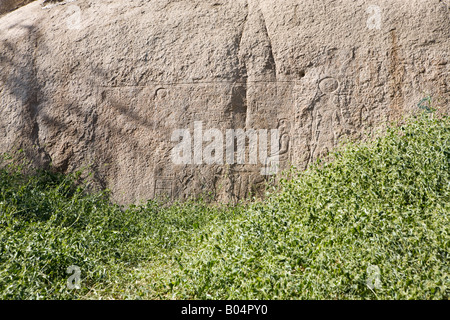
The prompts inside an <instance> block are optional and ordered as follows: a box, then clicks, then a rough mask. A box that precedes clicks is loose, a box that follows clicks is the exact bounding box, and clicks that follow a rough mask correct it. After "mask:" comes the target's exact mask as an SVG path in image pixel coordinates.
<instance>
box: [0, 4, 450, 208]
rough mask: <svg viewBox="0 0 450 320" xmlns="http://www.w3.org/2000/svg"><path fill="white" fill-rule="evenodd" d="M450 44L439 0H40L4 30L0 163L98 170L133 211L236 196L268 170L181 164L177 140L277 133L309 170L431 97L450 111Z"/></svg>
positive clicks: (1, 23) (449, 20)
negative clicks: (15, 159) (182, 135)
mask: <svg viewBox="0 0 450 320" xmlns="http://www.w3.org/2000/svg"><path fill="white" fill-rule="evenodd" d="M449 39H450V17H449V7H448V1H439V0H410V1H403V0H373V1H372V0H371V1H363V0H357V1H350V0H337V1H317V0H304V1H293V0H276V1H275V0H270V1H269V0H260V1H258V0H234V1H225V0H189V1H188V0H185V1H174V0H172V1H171V0H153V1H143V0H142V1H138V0H136V1H119V0H115V1H88V0H77V1H72V2H67V3H65V2H63V3H62V4H57V5H55V6H50V7H49V8H47V9H45V8H43V7H42V6H41V3H40V2H35V3H32V4H29V5H28V6H26V7H23V8H20V9H19V10H16V11H15V12H12V13H10V14H8V15H6V16H3V17H2V18H1V19H0V68H1V72H0V97H1V108H2V110H1V114H2V116H1V118H0V152H5V151H11V150H15V149H23V150H25V154H26V155H27V157H29V158H30V159H32V161H33V162H34V165H36V166H48V165H50V164H52V166H53V167H54V168H55V169H56V170H59V171H63V172H71V171H73V170H76V169H79V168H81V167H83V166H87V165H90V170H92V171H93V172H94V178H95V181H96V182H97V183H98V184H99V185H100V186H101V187H107V188H109V189H111V190H112V195H113V198H114V200H115V201H117V202H120V203H131V202H135V201H139V200H144V199H148V198H153V197H158V196H161V195H168V196H170V197H172V198H179V199H185V198H187V197H189V196H191V195H198V194H200V193H202V192H211V193H212V194H213V195H214V196H215V197H216V199H217V200H218V201H234V200H236V199H239V198H243V197H245V196H246V195H247V194H248V193H249V192H250V191H255V192H258V190H259V188H258V185H261V183H263V182H264V181H265V180H266V178H267V177H264V176H261V170H260V169H261V164H258V165H252V164H248V163H247V164H231V165H226V164H223V165H220V164H211V165H207V164H198V165H189V164H186V165H176V164H174V163H173V161H172V159H171V150H172V149H173V148H174V147H175V146H176V144H177V143H176V142H173V141H171V136H172V133H173V132H174V130H176V129H189V130H190V132H191V133H193V129H194V124H195V122H198V121H201V122H202V124H203V128H204V130H205V131H206V130H207V129H210V128H215V129H219V130H220V131H221V132H223V133H224V136H225V132H226V130H227V129H245V130H250V129H255V130H258V129H266V130H270V129H278V130H279V133H280V136H279V147H280V152H279V157H280V165H281V166H282V168H286V167H288V166H289V165H290V164H295V165H297V166H299V167H301V168H304V167H306V166H307V165H308V164H309V163H311V162H312V161H314V160H316V159H317V158H318V157H319V156H321V155H324V154H326V152H327V151H329V150H331V149H332V148H333V147H334V146H335V145H336V144H337V143H338V142H339V141H340V140H342V139H343V138H345V137H359V136H360V134H361V133H362V132H363V131H364V130H370V129H373V128H377V127H379V126H382V125H384V124H386V123H387V122H389V121H391V120H394V119H397V118H398V117H400V116H401V115H403V114H405V113H408V112H411V111H414V110H415V109H417V103H418V102H419V101H420V100H421V99H422V98H423V97H424V96H426V95H431V96H433V98H434V102H435V106H437V107H440V108H441V111H443V112H448V106H449V104H448V103H449V98H450V92H449V87H448V83H449V80H450V79H449V48H450V40H449ZM224 140H225V139H224ZM206 145H207V143H205V146H206Z"/></svg>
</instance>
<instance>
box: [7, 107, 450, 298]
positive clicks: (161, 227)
mask: <svg viewBox="0 0 450 320" xmlns="http://www.w3.org/2000/svg"><path fill="white" fill-rule="evenodd" d="M449 138H450V121H449V118H448V117H447V116H443V117H439V118H438V117H437V116H436V115H435V114H434V113H424V114H421V115H419V116H416V117H411V118H410V119H408V120H407V121H406V122H405V123H404V124H403V125H396V126H391V127H390V128H389V129H387V130H386V132H385V133H384V134H383V135H382V136H381V137H379V138H377V139H373V140H371V141H368V142H365V143H347V144H346V145H345V146H343V147H340V148H338V149H337V150H335V151H334V153H332V154H330V157H329V158H328V159H326V161H322V162H317V163H316V164H315V165H313V166H311V167H310V168H309V169H308V170H306V171H304V172H300V171H297V170H296V169H295V168H293V169H292V170H291V171H290V172H289V173H288V174H287V175H286V177H289V178H286V179H282V181H281V182H280V183H279V184H278V186H277V189H273V190H271V191H270V192H269V193H268V195H267V198H266V199H264V200H253V201H251V202H250V203H246V204H239V205H234V206H231V205H208V204H206V203H205V202H203V201H201V200H197V201H191V202H187V203H183V204H181V203H174V204H171V205H163V204H162V203H159V202H157V201H149V202H147V203H145V204H143V205H139V206H131V207H129V208H123V207H120V206H118V205H114V204H111V203H110V202H109V201H108V195H107V192H103V193H88V192H86V190H85V187H84V186H83V183H80V181H79V180H80V179H79V175H77V174H75V175H70V176H62V175H59V174H54V173H50V172H47V171H40V172H35V173H34V174H25V173H24V170H23V168H21V167H20V166H17V165H9V166H4V168H3V169H1V170H0V298H2V299H138V298H144V299H448V298H449V293H450V279H449V271H450V267H449V258H450V252H449V248H450V236H449V235H450V224H449V212H450V201H449V200H450V198H449V197H450V179H449V178H450V171H449V168H450V142H449V141H450V140H449ZM70 266H77V267H79V269H80V270H81V282H80V284H81V288H80V289H69V287H68V286H67V284H68V279H69V277H70V276H71V274H70V273H67V268H68V267H70Z"/></svg>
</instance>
